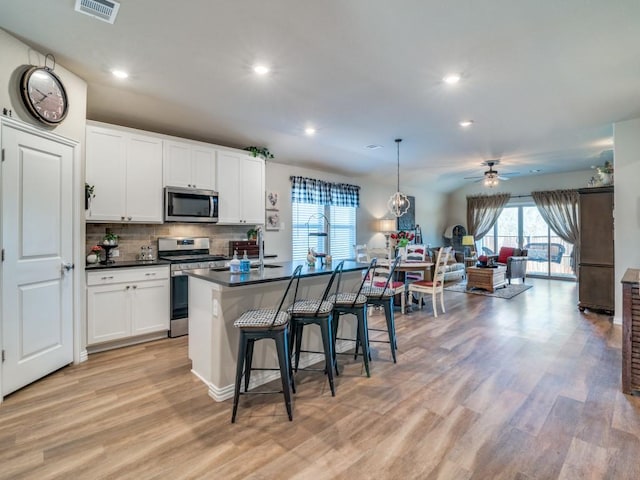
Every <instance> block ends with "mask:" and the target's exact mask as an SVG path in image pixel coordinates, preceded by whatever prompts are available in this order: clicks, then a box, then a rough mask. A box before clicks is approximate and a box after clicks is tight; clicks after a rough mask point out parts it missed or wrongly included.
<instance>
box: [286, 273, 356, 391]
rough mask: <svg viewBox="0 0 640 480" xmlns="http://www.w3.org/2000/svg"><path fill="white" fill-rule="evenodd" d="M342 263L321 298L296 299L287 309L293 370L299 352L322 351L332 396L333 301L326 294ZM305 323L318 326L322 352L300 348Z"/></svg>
mask: <svg viewBox="0 0 640 480" xmlns="http://www.w3.org/2000/svg"><path fill="white" fill-rule="evenodd" d="M343 264H344V261H342V262H340V263H339V264H338V265H337V266H336V267H335V269H334V270H333V273H332V274H331V278H330V279H329V282H328V283H327V286H326V287H325V289H324V293H323V295H322V298H320V299H316V298H313V299H300V300H297V301H296V302H295V303H294V304H293V305H291V306H290V307H289V309H288V310H287V312H288V313H289V315H291V322H290V323H291V335H290V337H289V347H290V348H289V351H290V352H291V354H292V355H293V352H294V348H293V346H294V343H295V363H294V366H293V370H294V372H297V371H298V366H299V364H300V353H301V352H304V353H323V354H324V359H325V367H324V369H323V371H324V372H325V373H326V375H327V377H328V379H329V387H330V388H331V396H332V397H335V396H336V390H335V386H334V383H333V370H334V369H335V370H336V374H338V370H337V368H336V364H335V355H334V352H333V343H334V342H333V325H332V318H333V303H331V302H329V301H328V300H327V296H328V295H329V292H330V291H331V286H332V285H333V282H334V279H335V278H336V274H337V272H342V268H343ZM297 296H298V295H297V292H296V297H297ZM305 325H318V326H319V327H320V332H321V335H322V346H323V351H322V352H318V351H314V350H302V331H303V328H304V326H305ZM301 370H311V371H314V370H315V371H318V370H319V369H317V368H316V369H314V368H304V369H301Z"/></svg>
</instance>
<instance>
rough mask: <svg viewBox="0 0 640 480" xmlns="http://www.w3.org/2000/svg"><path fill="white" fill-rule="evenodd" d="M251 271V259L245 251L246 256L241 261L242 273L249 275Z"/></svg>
mask: <svg viewBox="0 0 640 480" xmlns="http://www.w3.org/2000/svg"><path fill="white" fill-rule="evenodd" d="M250 271H251V261H249V257H247V251H246V250H245V251H244V255H243V256H242V260H240V272H241V273H249V272H250Z"/></svg>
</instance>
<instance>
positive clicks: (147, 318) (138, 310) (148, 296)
mask: <svg viewBox="0 0 640 480" xmlns="http://www.w3.org/2000/svg"><path fill="white" fill-rule="evenodd" d="M131 298H132V301H131V325H132V326H131V330H132V332H131V334H132V335H143V334H145V333H151V332H158V331H163V330H164V331H166V330H169V280H152V281H147V282H136V283H135V284H133V285H132V287H131Z"/></svg>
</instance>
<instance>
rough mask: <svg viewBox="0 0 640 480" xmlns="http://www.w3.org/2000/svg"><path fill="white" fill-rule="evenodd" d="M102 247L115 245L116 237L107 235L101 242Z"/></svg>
mask: <svg viewBox="0 0 640 480" xmlns="http://www.w3.org/2000/svg"><path fill="white" fill-rule="evenodd" d="M102 244H103V245H117V244H118V236H117V235H116V234H115V233H107V234H106V235H105V236H104V239H103V240H102Z"/></svg>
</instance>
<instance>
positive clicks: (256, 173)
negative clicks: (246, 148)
mask: <svg viewBox="0 0 640 480" xmlns="http://www.w3.org/2000/svg"><path fill="white" fill-rule="evenodd" d="M240 181H241V184H240V185H241V192H240V195H241V205H242V211H241V214H240V219H241V220H242V221H243V222H246V223H253V224H262V223H264V214H265V213H264V198H265V191H264V189H265V187H264V161H263V160H262V159H260V158H254V157H247V158H245V159H244V161H243V162H242V170H241V173H240Z"/></svg>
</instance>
